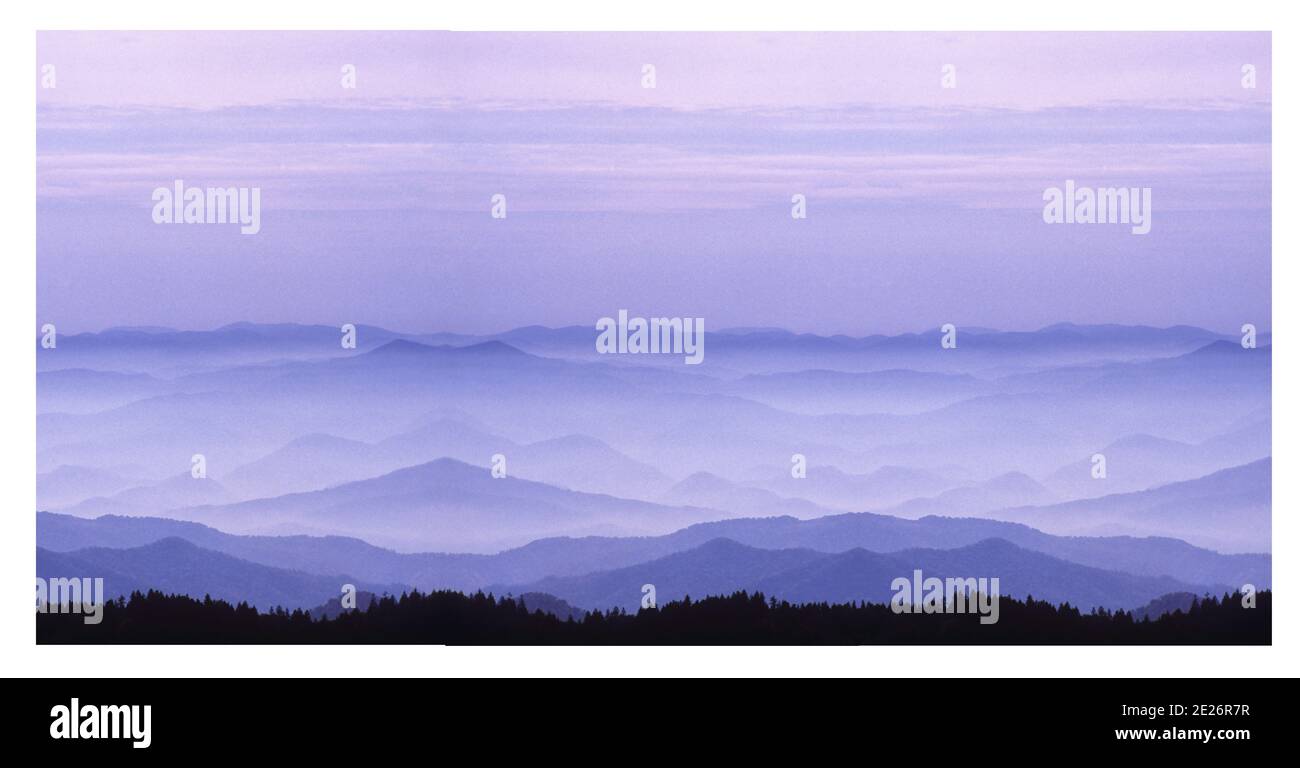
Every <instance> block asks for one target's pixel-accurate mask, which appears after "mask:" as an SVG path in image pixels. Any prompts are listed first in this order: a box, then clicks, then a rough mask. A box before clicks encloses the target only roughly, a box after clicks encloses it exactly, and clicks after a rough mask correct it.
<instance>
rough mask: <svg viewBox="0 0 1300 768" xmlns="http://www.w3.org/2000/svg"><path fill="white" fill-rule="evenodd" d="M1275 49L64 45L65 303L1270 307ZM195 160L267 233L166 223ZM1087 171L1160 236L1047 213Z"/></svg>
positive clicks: (855, 323) (1041, 319)
mask: <svg viewBox="0 0 1300 768" xmlns="http://www.w3.org/2000/svg"><path fill="white" fill-rule="evenodd" d="M1270 59H1271V56H1270V41H1269V36H1268V35H1267V34H1240V33H1233V34H1168V33H1161V34H1109V33H1107V34H992V33H989V34H974V33H963V34H943V35H922V34H862V35H856V34H855V35H849V34H830V35H809V34H797V35H774V34H701V35H690V34H522V35H496V34H450V33H428V34H421V33H397V34H388V33H43V34H41V35H39V36H38V62H37V65H38V73H39V71H40V68H41V67H42V66H44V65H46V64H52V65H54V66H55V70H56V73H57V85H56V87H55V88H53V89H46V88H41V87H40V86H39V84H38V87H37V93H36V98H37V104H38V111H37V121H38V122H37V202H38V282H37V301H38V314H39V315H40V317H39V318H38V320H39V321H40V322H55V323H56V324H58V325H59V326H60V329H61V330H64V331H65V332H69V331H78V330H93V329H98V328H103V327H107V326H113V325H170V326H174V327H186V328H205V327H213V326H216V325H221V324H224V323H227V322H232V321H236V320H254V321H267V322H273V321H300V322H324V323H343V322H354V323H371V324H377V325H386V326H391V327H394V328H398V329H403V330H453V331H471V332H473V331H497V330H502V329H505V328H508V327H513V326H518V325H525V324H531V323H542V324H547V325H567V324H584V325H587V324H592V323H594V321H595V319H596V318H598V317H601V316H604V315H609V314H612V313H614V312H616V311H617V310H618V309H620V308H627V309H629V310H631V311H632V312H633V313H634V314H637V313H640V314H656V315H673V314H677V315H692V316H703V317H706V318H708V319H709V325H710V327H712V328H719V327H724V326H730V325H765V326H770V325H779V326H785V327H789V328H792V329H795V330H810V331H820V332H844V333H853V334H859V335H861V334H865V333H870V332H897V331H910V330H918V329H921V328H928V327H932V326H937V325H938V324H940V323H943V322H956V323H965V324H977V325H983V326H993V327H1002V328H1032V327H1038V326H1041V325H1046V324H1049V323H1052V322H1056V321H1074V322H1122V323H1147V324H1153V325H1173V324H1178V323H1190V324H1197V325H1202V326H1206V327H1211V328H1214V329H1216V330H1223V331H1233V330H1235V329H1236V328H1238V327H1239V326H1240V325H1241V324H1242V323H1243V322H1253V323H1255V324H1256V325H1257V326H1259V327H1260V328H1261V329H1263V328H1268V327H1269V325H1270V323H1269V315H1270V304H1269V295H1270V207H1269V206H1270V194H1271V173H1270V165H1271V153H1270V140H1271V135H1270V130H1271V129H1270V123H1271V108H1270V90H1269V75H1270ZM647 63H648V64H653V65H654V66H655V68H656V81H657V83H656V85H657V87H656V88H654V89H645V88H642V87H641V68H642V65H643V64H647ZM344 64H354V65H356V68H357V87H356V89H355V90H345V89H343V88H342V87H341V86H340V77H341V74H340V67H342V66H343V65H344ZM945 64H952V65H954V66H955V67H956V76H957V87H956V88H953V89H945V88H941V87H940V75H941V68H942V67H943V65H945ZM1244 64H1253V65H1255V66H1256V69H1257V87H1256V88H1255V89H1245V88H1242V86H1241V77H1242V75H1241V69H1242V66H1243V65H1244ZM178 178H180V179H184V180H185V181H186V182H188V183H191V184H196V185H203V186H257V187H260V188H261V190H262V231H261V233H260V234H258V235H254V236H241V235H239V234H238V231H237V229H235V228H232V227H224V226H219V225H211V226H207V225H205V226H160V225H156V224H154V223H153V222H152V221H151V218H150V210H151V208H152V201H151V199H150V195H151V193H152V191H153V189H154V188H155V187H158V186H171V183H172V181H173V180H175V179H178ZM1066 179H1074V180H1076V181H1077V182H1078V183H1079V184H1080V185H1085V186H1130V187H1136V186H1141V187H1151V188H1152V198H1153V207H1154V211H1153V226H1152V231H1151V233H1150V234H1149V235H1146V236H1141V237H1139V236H1133V235H1130V234H1128V229H1127V228H1126V227H1120V226H1100V225H1097V226H1084V225H1076V226H1048V225H1045V224H1044V223H1043V222H1042V219H1041V212H1042V193H1043V190H1044V189H1045V188H1047V187H1051V186H1061V185H1063V184H1064V182H1065V180H1066ZM496 193H502V194H505V195H506V196H507V200H508V205H509V216H508V218H507V219H506V220H504V221H496V220H493V219H491V218H490V216H489V213H488V210H489V199H490V197H491V196H492V195H493V194H496ZM795 193H801V194H804V195H806V196H807V199H808V210H809V217H808V219H806V220H803V221H794V220H792V219H791V218H790V197H791V195H792V194H795Z"/></svg>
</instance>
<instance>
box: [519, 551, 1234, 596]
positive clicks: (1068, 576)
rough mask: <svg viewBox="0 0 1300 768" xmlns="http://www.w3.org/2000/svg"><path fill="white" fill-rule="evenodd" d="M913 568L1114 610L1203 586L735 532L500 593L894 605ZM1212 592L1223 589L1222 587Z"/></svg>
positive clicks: (1023, 559)
mask: <svg viewBox="0 0 1300 768" xmlns="http://www.w3.org/2000/svg"><path fill="white" fill-rule="evenodd" d="M915 569H920V570H921V571H922V572H923V574H924V575H925V576H927V577H930V576H933V577H937V578H949V577H954V578H966V577H975V578H979V577H980V576H982V575H983V576H984V577H985V578H989V577H992V576H994V575H996V576H997V578H999V580H1000V589H1001V594H1004V595H1011V596H1017V597H1022V598H1023V597H1024V596H1026V595H1033V596H1034V597H1036V598H1038V599H1046V600H1049V601H1051V602H1053V603H1063V602H1069V603H1071V604H1074V605H1089V606H1102V607H1106V608H1111V609H1119V608H1123V609H1131V608H1135V607H1138V606H1141V605H1145V604H1146V603H1148V602H1150V601H1151V600H1153V599H1155V598H1156V597H1159V596H1161V595H1164V594H1168V593H1170V592H1178V591H1188V590H1191V591H1197V589H1198V588H1196V587H1191V586H1189V585H1187V584H1184V583H1182V582H1179V581H1176V580H1174V579H1170V578H1168V577H1155V578H1152V577H1138V576H1130V575H1128V574H1123V573H1119V572H1113V571H1103V570H1101V569H1097V568H1090V567H1087V566H1080V565H1075V564H1072V563H1067V562H1065V561H1062V560H1057V559H1055V558H1052V557H1050V556H1047V555H1043V554H1039V553H1034V552H1029V551H1027V550H1023V549H1020V548H1019V547H1016V546H1015V545H1014V544H1011V543H1010V542H1006V541H1002V540H999V539H988V540H985V541H982V542H979V543H976V544H972V545H970V546H967V547H960V548H957V549H951V550H938V549H926V550H903V551H900V552H896V553H892V554H887V555H886V554H880V553H876V552H870V551H867V550H865V549H851V550H848V551H847V552H841V553H836V554H823V553H818V552H814V551H812V550H802V549H778V550H773V549H755V548H753V547H747V546H745V545H742V544H738V543H736V542H734V541H731V540H729V539H713V540H711V541H708V542H706V543H704V544H702V545H700V546H699V547H697V548H695V549H691V550H687V551H685V552H679V553H675V554H672V555H668V556H667V557H664V558H660V559H658V560H652V561H649V562H646V563H639V564H637V565H633V566H628V567H626V568H621V569H617V570H613V571H602V572H597V573H591V574H587V575H584V576H574V577H565V578H557V577H551V578H546V579H541V580H539V581H536V582H533V583H531V584H527V585H519V586H514V587H500V588H497V589H495V590H494V591H496V592H498V593H500V592H506V593H519V592H524V591H536V592H545V593H547V594H551V595H555V596H556V597H559V598H561V599H563V600H565V601H566V602H569V603H571V604H573V605H577V606H580V607H582V608H586V609H588V610H591V609H597V608H599V609H608V608H616V607H617V608H624V609H626V610H628V611H635V610H636V609H637V607H639V605H640V603H641V597H642V591H641V590H642V585H645V584H653V585H654V587H655V591H656V597H657V599H658V600H664V601H667V600H680V599H682V598H684V597H686V596H694V597H700V596H704V595H719V594H729V593H731V592H735V591H738V590H741V589H749V590H757V591H759V592H762V593H763V594H764V595H768V596H771V597H774V598H777V599H779V600H789V601H791V602H795V603H820V602H829V603H846V602H854V601H868V602H873V603H888V602H889V601H890V599H891V598H892V597H893V595H894V589H893V587H892V586H891V585H892V584H893V582H894V580H895V579H897V578H900V577H901V578H907V579H911V578H912V574H913V571H914V570H915ZM1206 589H1208V590H1209V591H1210V592H1213V591H1216V590H1217V591H1220V592H1222V588H1221V587H1220V585H1213V586H1207V587H1206Z"/></svg>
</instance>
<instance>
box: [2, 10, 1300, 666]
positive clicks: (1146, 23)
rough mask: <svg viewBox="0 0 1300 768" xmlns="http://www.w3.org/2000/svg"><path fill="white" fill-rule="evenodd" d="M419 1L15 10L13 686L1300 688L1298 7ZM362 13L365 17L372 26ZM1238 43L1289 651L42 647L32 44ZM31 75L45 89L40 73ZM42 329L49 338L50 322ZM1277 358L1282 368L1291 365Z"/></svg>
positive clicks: (5, 646) (9, 147) (9, 457)
mask: <svg viewBox="0 0 1300 768" xmlns="http://www.w3.org/2000/svg"><path fill="white" fill-rule="evenodd" d="M448 6H449V4H437V5H433V4H430V5H425V6H420V5H417V4H414V3H411V2H409V0H405V2H403V1H402V0H370V1H369V2H367V3H364V4H361V6H358V5H357V4H356V3H352V2H339V1H337V0H313V2H310V3H308V2H293V3H274V4H272V3H266V2H265V0H224V2H221V3H217V4H207V3H192V4H182V3H177V2H175V0H170V1H169V2H156V1H151V2H136V3H132V4H129V5H127V4H113V5H107V4H103V3H96V2H91V1H90V0H63V2H60V3H57V4H51V3H45V4H39V7H33V6H32V5H31V4H13V3H11V4H10V6H9V7H8V8H7V9H6V17H7V18H6V22H7V23H6V24H5V29H4V32H3V35H4V46H3V48H2V49H0V50H2V51H3V56H4V58H5V64H6V65H7V66H5V67H4V71H6V72H10V73H11V75H12V76H11V77H8V78H6V79H5V86H4V88H5V92H6V97H7V98H6V102H5V103H7V104H9V105H11V107H13V108H12V109H7V110H5V119H4V121H3V124H2V125H3V128H2V130H3V134H4V139H3V142H2V143H0V147H3V151H4V153H5V155H6V160H7V161H11V162H6V164H5V167H6V169H7V171H8V172H7V173H6V179H5V180H6V182H7V183H6V184H5V185H4V188H3V192H2V193H0V194H3V195H4V198H5V207H4V210H6V211H9V212H10V216H9V223H10V225H11V231H12V232H13V234H14V236H13V237H12V238H7V239H6V242H5V251H6V256H7V258H6V259H5V261H4V279H3V280H0V291H2V292H3V298H2V300H0V307H2V308H3V312H4V317H5V321H6V322H5V327H8V328H10V333H9V335H8V337H7V338H6V339H5V341H4V351H5V357H4V359H5V360H6V361H8V363H9V364H8V365H7V366H6V370H5V373H4V376H3V385H2V386H3V392H4V398H3V404H4V414H5V419H4V421H3V425H4V430H3V437H2V438H0V445H2V446H3V448H2V450H3V462H2V463H0V496H2V497H3V499H4V502H5V503H4V507H3V521H4V522H3V528H2V529H0V575H2V577H3V578H2V579H0V674H3V675H5V676H7V677H9V676H36V677H42V676H51V677H53V676H105V675H107V676H118V675H121V676H245V675H250V676H319V675H330V676H396V677H406V676H536V675H574V676H593V675H609V676H625V675H626V676H693V675H709V676H712V675H718V676H737V675H774V676H787V675H813V676H823V675H825V676H840V675H846V674H847V675H869V676H882V677H948V676H962V677H968V676H985V675H996V676H1087V677H1093V676H1110V675H1120V676H1170V677H1182V676H1279V675H1284V676H1296V675H1297V670H1298V669H1300V653H1298V652H1297V651H1300V648H1298V647H1297V640H1298V638H1300V634H1298V633H1297V631H1296V630H1297V611H1296V609H1297V604H1296V600H1295V590H1296V574H1295V566H1294V563H1295V560H1296V555H1297V525H1296V522H1295V516H1294V514H1293V511H1294V510H1295V509H1296V508H1297V504H1296V502H1297V500H1298V499H1300V496H1298V495H1297V485H1296V484H1297V480H1296V477H1295V476H1294V475H1291V474H1290V472H1289V471H1288V469H1289V467H1291V466H1292V465H1291V464H1290V463H1289V462H1290V461H1291V460H1292V459H1293V458H1294V455H1295V448H1296V445H1295V441H1296V430H1295V427H1296V423H1297V422H1296V409H1295V406H1294V405H1293V404H1291V403H1290V401H1289V400H1288V399H1287V395H1288V394H1290V393H1293V392H1296V391H1298V390H1297V387H1296V375H1295V373H1296V360H1295V356H1294V354H1293V353H1292V352H1291V350H1292V347H1291V346H1290V344H1289V341H1288V340H1289V338H1290V331H1291V330H1292V329H1293V328H1295V327H1296V318H1295V310H1294V305H1292V304H1290V303H1289V302H1286V301H1278V300H1277V299H1278V297H1285V296H1286V295H1288V294H1289V293H1290V290H1293V289H1295V288H1296V287H1297V286H1296V281H1295V268H1294V266H1293V265H1292V261H1291V259H1290V258H1287V257H1288V256H1289V255H1291V254H1295V253H1296V252H1297V251H1296V244H1297V241H1296V224H1295V221H1296V218H1295V217H1293V216H1290V215H1286V214H1288V213H1289V212H1291V211H1293V210H1295V209H1296V207H1297V206H1296V203H1297V199H1296V193H1295V186H1294V184H1292V183H1290V182H1293V181H1295V176H1296V174H1295V159H1296V158H1295V150H1294V147H1293V142H1294V138H1292V139H1290V140H1288V139H1287V138H1286V137H1288V136H1290V137H1295V136H1297V135H1300V126H1298V125H1297V120H1296V109H1295V103H1294V96H1295V93H1296V87H1295V81H1296V80H1295V77H1296V76H1297V75H1300V70H1298V69H1297V67H1296V66H1295V65H1296V49H1295V46H1292V45H1290V43H1291V42H1294V41H1295V35H1294V34H1292V33H1293V23H1292V22H1291V18H1292V15H1291V14H1284V13H1283V11H1282V8H1283V7H1284V6H1283V5H1282V4H1280V3H1279V4H1277V5H1271V4H1267V3H1251V4H1244V5H1243V4H1224V3H1208V2H1184V3H1181V4H1178V5H1177V6H1172V5H1169V4H1155V3H1152V4H1138V3H1133V2H1131V0H1092V2H1089V3H1086V4H1080V5H1078V6H1075V7H1064V6H1061V5H1060V4H1054V3H1041V2H1004V3H1000V4H998V5H997V6H990V5H988V4H978V5H976V4H970V3H966V2H960V1H959V0H927V2H925V3H918V4H911V5H909V6H906V7H900V6H899V5H898V4H894V3H872V4H861V5H854V4H849V3H845V2H843V0H802V2H799V3H793V4H792V3H790V2H788V0H780V1H772V2H756V0H748V2H744V3H741V2H726V3H701V2H698V0H655V2H653V3H641V4H615V3H610V2H608V1H607V0H606V1H604V2H594V1H588V2H569V3H554V2H552V3H530V2H527V0H496V1H495V2H491V3H485V4H477V5H474V6H472V7H471V6H469V5H468V4H464V5H459V6H457V7H448ZM358 7H360V8H363V9H364V10H358ZM503 27H504V28H506V29H509V30H512V31H514V30H520V31H533V30H592V31H600V30H737V31H748V30H771V31H779V30H791V31H804V30H932V29H935V28H940V29H944V30H963V31H965V30H1062V29H1064V30H1080V31H1084V30H1088V31H1091V30H1160V29H1178V30H1222V31H1257V30H1271V31H1272V32H1273V42H1272V49H1273V52H1274V55H1273V70H1272V71H1273V72H1276V71H1279V70H1280V71H1282V72H1283V73H1284V74H1283V76H1281V77H1276V76H1273V75H1272V72H1270V80H1271V82H1272V89H1273V91H1272V96H1273V120H1274V131H1273V136H1274V139H1275V144H1274V147H1273V158H1274V175H1273V210H1274V211H1275V212H1281V213H1283V214H1284V215H1282V216H1276V215H1275V216H1274V218H1273V253H1274V254H1281V255H1282V258H1278V259H1274V268H1273V275H1272V277H1273V286H1274V290H1273V295H1274V317H1273V332H1274V339H1281V344H1279V345H1275V347H1274V356H1273V364H1274V367H1273V376H1274V380H1273V393H1274V403H1273V413H1274V427H1273V428H1274V451H1273V453H1274V466H1275V468H1276V469H1278V470H1280V471H1275V472H1274V489H1273V490H1274V497H1273V508H1274V509H1275V510H1280V511H1281V514H1277V515H1275V516H1274V527H1273V548H1274V576H1273V584H1274V590H1275V595H1276V598H1275V600H1274V605H1275V610H1274V612H1273V621H1274V627H1273V638H1274V639H1273V643H1274V644H1273V645H1272V646H1271V647H1267V648H1241V647H1210V648H1188V647H1158V648H1141V647H1069V648H1048V647H995V648H943V649H936V648H931V647H865V648H839V647H836V648H750V647H741V648H734V647H733V648H689V647H671V648H601V647H596V648H586V647H584V648H558V649H548V648H454V649H450V648H437V647H430V646H406V647H401V646H399V647H385V648H383V649H382V652H376V650H377V649H376V648H374V647H370V646H348V647H299V646H295V647H263V646H256V647H225V646H142V647H124V648H112V647H81V648H58V647H49V646H40V647H38V646H36V645H35V642H34V640H35V629H34V614H33V612H32V609H31V605H32V604H31V599H32V598H31V591H30V590H31V583H32V582H31V578H32V574H33V573H34V572H35V552H34V548H33V547H32V542H33V541H34V540H35V515H34V514H32V510H33V509H35V482H34V478H35V456H34V451H33V446H34V445H35V437H36V434H35V433H36V429H35V397H36V395H35V381H36V377H35V352H34V345H33V344H32V338H33V332H32V329H33V328H35V327H38V326H39V320H38V319H37V318H36V306H35V302H36V296H35V283H36V259H35V254H36V244H35V237H36V235H35V222H36V208H35V196H34V195H33V190H35V188H36V173H35V162H34V147H35V122H36V117H35V98H34V95H33V90H32V89H33V83H34V81H35V77H34V75H35V62H36V50H35V34H34V32H35V30H37V29H205V28H211V29H455V30H492V29H501V28H503ZM28 73H31V74H32V75H33V77H31V78H29V77H27V76H25V75H26V74H28ZM34 321H35V324H34ZM1279 353H1280V354H1279Z"/></svg>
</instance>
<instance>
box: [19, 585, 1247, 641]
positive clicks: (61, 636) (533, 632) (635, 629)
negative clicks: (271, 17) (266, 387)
mask: <svg viewBox="0 0 1300 768" xmlns="http://www.w3.org/2000/svg"><path fill="white" fill-rule="evenodd" d="M1271 638H1272V593H1271V592H1269V591H1264V592H1259V593H1257V594H1256V606H1255V607H1253V608H1246V607H1243V605H1242V595H1241V594H1240V593H1237V594H1232V595H1228V594H1225V595H1224V596H1223V597H1222V598H1217V597H1213V596H1209V597H1204V598H1201V599H1199V600H1197V601H1196V602H1195V603H1193V604H1192V606H1191V607H1190V608H1189V609H1188V610H1187V611H1177V612H1174V613H1172V614H1166V615H1164V616H1162V617H1160V618H1159V619H1156V620H1149V619H1142V620H1140V621H1138V620H1134V618H1133V615H1132V614H1131V613H1128V612H1125V611H1107V610H1093V611H1090V612H1082V611H1080V610H1079V609H1078V608H1075V607H1072V606H1070V605H1068V604H1064V605H1060V606H1057V605H1053V604H1051V603H1048V602H1044V601H1040V600H1034V599H1033V598H1032V597H1030V598H1027V599H1025V600H1023V601H1020V600H1014V599H1010V598H1006V597H1003V598H1001V601H1000V615H999V620H998V622H997V623H996V624H990V625H982V624H980V623H979V616H978V615H976V614H901V615H900V614H895V613H893V612H892V611H891V610H890V608H889V606H888V605H880V604H874V603H848V604H827V603H808V604H801V605H795V604H791V603H788V602H783V601H778V600H775V599H767V598H765V597H764V596H763V595H762V594H750V593H747V592H737V593H735V594H732V595H729V596H725V597H709V598H705V599H702V600H696V601H693V600H691V599H690V598H689V597H687V598H685V599H683V600H680V601H674V602H671V603H668V604H666V605H662V606H659V607H658V608H651V609H643V610H641V611H639V612H637V613H627V612H625V611H622V610H612V611H607V612H600V611H595V612H591V613H589V614H587V615H586V616H585V617H584V618H583V619H581V620H576V621H575V620H573V619H566V620H563V621H562V620H560V619H557V618H556V617H554V616H552V615H550V614H547V613H543V612H541V611H534V610H530V609H529V608H528V606H527V604H526V602H524V601H521V600H518V599H515V598H512V597H501V598H497V597H493V596H492V595H485V594H483V593H481V592H480V593H478V594H473V595H466V594H462V593H460V592H450V591H440V592H430V593H419V592H412V593H407V594H404V595H402V596H400V597H393V596H383V597H380V598H377V599H375V600H373V601H372V602H371V603H370V605H369V606H368V607H367V608H366V610H364V611H362V610H353V611H350V612H346V613H343V614H341V615H339V616H337V617H336V618H333V619H325V618H321V619H313V618H312V616H311V614H310V613H309V612H307V611H303V610H294V611H286V610H284V609H276V610H272V611H266V612H258V611H257V609H255V608H253V607H250V606H249V605H247V604H245V603H240V604H238V605H231V604H230V603H228V602H225V601H222V600H213V599H211V598H204V599H202V600H198V599H195V598H192V597H188V596H185V595H165V594H163V593H161V592H157V591H150V592H149V593H147V594H141V593H139V592H136V593H133V594H132V595H131V596H130V599H129V600H128V599H125V598H119V599H118V600H116V601H110V602H108V603H107V604H106V605H105V606H104V612H103V620H102V621H101V623H99V624H86V623H84V622H83V616H82V615H81V614H75V613H38V614H37V616H36V641H37V642H38V643H90V644H99V643H148V644H153V643H158V644H178V643H180V644H183V643H216V644H244V643H253V644H277V643H301V644H329V643H366V644H369V643H378V644H447V645H553V644H559V645H678V644H680V645H718V644H727V645H731V644H734V645H765V644H779V645H862V644H867V645H873V644H887V645H889V644H900V645H910V644H919V645H1025V644H1028V645H1038V644H1047V645H1056V644H1066V645H1076V644H1077V645H1093V644H1118V645H1127V644H1134V645H1136V644H1161V645H1164V644H1169V645H1195V644H1228V645H1237V644H1269V643H1270V642H1271Z"/></svg>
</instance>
